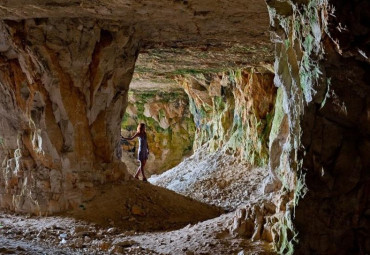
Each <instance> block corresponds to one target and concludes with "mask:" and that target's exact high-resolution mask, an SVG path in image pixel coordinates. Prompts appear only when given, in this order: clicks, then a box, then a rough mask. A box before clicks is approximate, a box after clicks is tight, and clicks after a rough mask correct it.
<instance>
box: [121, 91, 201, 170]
mask: <svg viewBox="0 0 370 255" xmlns="http://www.w3.org/2000/svg"><path fill="white" fill-rule="evenodd" d="M139 123H145V124H146V131H147V136H148V145H149V149H150V154H149V159H148V162H147V164H146V167H145V172H146V173H147V174H149V175H150V174H159V173H162V172H163V171H165V170H168V169H170V168H172V167H174V166H176V165H177V164H179V163H180V162H181V160H182V159H183V158H184V157H185V156H188V155H189V154H190V153H191V152H192V149H193V141H194V130H195V125H194V122H193V118H192V115H191V114H190V111H189V99H188V96H187V94H186V93H185V92H184V90H183V89H182V88H181V87H179V86H176V87H172V86H170V85H169V84H168V86H167V87H165V86H163V85H162V87H157V88H156V87H149V88H148V87H147V88H145V87H144V88H143V87H133V88H132V89H130V91H129V95H128V106H127V108H126V113H125V115H124V118H123V121H122V134H123V135H124V136H125V137H128V136H132V135H134V134H135V132H136V128H137V126H138V124H139ZM122 148H123V154H124V155H123V156H124V158H123V161H124V162H125V163H126V164H127V165H128V166H130V169H129V172H131V173H132V174H134V173H135V171H136V168H137V166H136V165H134V163H135V162H136V158H137V157H136V155H137V154H136V151H137V149H138V141H132V142H130V144H124V145H123V146H122ZM130 156H131V157H130Z"/></svg>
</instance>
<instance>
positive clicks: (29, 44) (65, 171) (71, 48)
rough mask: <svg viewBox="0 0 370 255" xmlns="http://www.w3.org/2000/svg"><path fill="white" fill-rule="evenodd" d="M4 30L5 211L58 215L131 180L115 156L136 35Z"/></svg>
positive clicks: (92, 29)
mask: <svg viewBox="0 0 370 255" xmlns="http://www.w3.org/2000/svg"><path fill="white" fill-rule="evenodd" d="M0 33H1V45H0V46H1V47H0V51H1V58H0V62H1V64H0V86H1V89H0V98H1V99H0V115H1V119H0V137H1V149H0V159H1V174H0V203H1V204H0V206H1V208H7V209H11V210H14V211H22V212H32V213H52V212H57V211H61V210H65V209H68V208H72V207H75V206H77V205H79V203H80V202H81V201H83V200H86V199H90V198H91V197H93V196H94V193H95V188H94V187H95V186H96V185H97V184H102V183H105V182H107V181H113V180H117V179H124V178H125V176H126V177H127V174H126V171H125V166H124V164H123V163H121V162H120V160H119V158H118V157H117V156H120V155H116V154H117V152H119V150H117V149H119V144H118V137H119V135H120V121H121V119H122V116H123V113H124V107H125V105H126V103H127V102H126V98H127V91H128V86H129V83H130V80H131V77H132V73H133V70H134V64H135V60H136V57H137V52H138V45H137V42H136V41H135V40H133V37H132V32H131V31H130V30H126V29H124V28H122V27H120V25H119V23H116V24H115V23H112V22H111V23H109V24H108V23H105V22H100V21H96V20H90V19H45V20H32V19H31V20H27V21H22V22H10V21H7V22H1V24H0ZM118 154H119V153H118Z"/></svg>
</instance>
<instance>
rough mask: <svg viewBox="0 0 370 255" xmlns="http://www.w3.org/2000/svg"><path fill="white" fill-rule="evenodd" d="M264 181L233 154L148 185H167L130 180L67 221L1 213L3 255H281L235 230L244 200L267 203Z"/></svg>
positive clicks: (188, 163) (197, 157) (190, 163)
mask: <svg viewBox="0 0 370 255" xmlns="http://www.w3.org/2000/svg"><path fill="white" fill-rule="evenodd" d="M240 168H243V169H244V170H245V171H243V172H242V173H241V171H240ZM191 170H192V171H191ZM194 170H195V171H194ZM266 176H267V174H266V171H265V170H263V169H248V168H247V167H245V166H243V165H240V164H239V163H238V162H235V160H234V158H233V157H232V156H230V157H227V156H225V154H222V153H215V154H213V155H209V154H208V155H202V154H201V153H195V154H194V155H193V156H192V157H190V158H188V159H186V160H185V161H184V162H183V163H182V164H180V165H179V166H178V167H175V168H174V169H172V170H170V171H167V172H166V173H164V174H162V176H154V177H153V178H151V179H150V181H151V182H152V183H156V184H157V185H160V186H162V187H160V186H156V185H153V184H150V183H144V182H142V181H137V180H132V181H127V182H124V183H119V184H115V185H106V186H104V187H101V188H100V190H99V191H98V193H97V195H96V196H95V197H94V199H92V200H91V201H89V202H86V203H84V204H81V205H80V206H79V207H78V208H77V209H76V210H74V211H72V212H69V213H66V214H63V215H57V216H48V217H45V216H44V217H36V216H31V215H20V214H11V213H4V214H2V215H0V254H187V255H191V254H240V255H241V254H275V253H274V252H273V251H272V247H271V244H269V243H267V242H263V241H257V242H251V241H249V240H246V239H242V238H237V237H235V236H233V235H231V234H230V232H229V228H230V225H232V224H233V220H234V215H235V212H234V211H235V210H236V209H237V208H238V207H240V206H242V205H243V203H242V201H243V200H244V202H246V203H248V202H251V201H252V200H254V201H256V200H259V199H262V197H263V194H262V193H261V189H260V186H261V184H262V182H263V180H264V178H265V177H266ZM167 188H168V189H172V190H168V189H167ZM173 190H174V191H176V192H174V191H173ZM244 204H245V203H244Z"/></svg>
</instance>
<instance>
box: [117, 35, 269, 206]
mask: <svg viewBox="0 0 370 255" xmlns="http://www.w3.org/2000/svg"><path fill="white" fill-rule="evenodd" d="M272 60H273V48H272V44H271V43H268V42H266V43H265V42H260V43H259V44H256V43H254V44H253V45H252V44H245V45H242V44H239V43H234V44H224V45H215V46H204V45H200V46H198V47H194V46H191V47H190V46H188V47H181V48H180V47H173V48H165V47H164V48H150V49H144V50H142V52H141V53H140V54H139V57H138V60H137V62H136V68H135V73H134V76H133V80H132V82H131V84H130V91H129V93H128V106H127V108H126V113H125V115H124V117H123V121H122V125H121V131H122V134H123V136H124V137H127V136H130V135H133V134H134V132H135V131H136V127H137V125H138V124H139V123H141V122H143V123H145V124H146V125H147V131H148V132H147V133H148V137H149V139H148V140H149V147H150V151H151V154H152V155H150V157H149V159H148V162H147V164H146V170H145V171H146V174H147V175H148V176H151V175H154V176H152V178H151V179H150V180H149V181H150V182H151V183H153V184H156V185H159V186H163V187H166V188H169V189H172V190H174V191H176V192H178V193H181V194H184V195H186V196H190V197H192V198H195V199H197V200H200V201H202V202H206V203H208V204H212V205H216V206H221V207H222V208H224V209H226V210H235V209H236V208H237V207H238V206H240V205H242V204H244V203H245V202H246V201H247V199H246V197H248V196H250V195H252V196H256V194H252V193H253V191H252V190H258V189H259V187H258V185H260V184H261V183H262V182H263V179H264V178H266V177H267V175H268V170H267V163H268V154H269V152H268V147H269V142H268V141H269V134H270V130H271V126H272V119H273V113H274V103H275V96H276V88H275V86H274V85H273V77H274V74H273V67H272ZM122 147H123V161H124V162H125V163H126V165H127V166H128V171H129V172H130V174H132V175H134V174H135V172H136V170H137V168H138V166H139V163H138V161H137V160H136V154H135V153H136V152H135V150H137V147H138V146H137V144H136V143H135V141H133V142H130V143H126V144H124V145H123V146H122ZM169 169H171V170H170V171H167V170H169ZM164 172H165V173H164ZM162 173H164V174H162ZM246 173H248V174H246ZM160 174H162V175H160ZM250 179H253V180H255V181H254V182H250V181H249V180H250ZM248 183H249V184H250V187H249V188H247V189H245V185H246V184H248ZM243 187H244V188H243ZM220 197H221V198H220Z"/></svg>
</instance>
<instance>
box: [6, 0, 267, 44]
mask: <svg viewBox="0 0 370 255" xmlns="http://www.w3.org/2000/svg"><path fill="white" fill-rule="evenodd" d="M0 17H1V19H13V20H14V19H15V20H23V19H29V18H47V17H55V18H58V17H59V18H65V17H68V18H73V17H89V18H94V19H107V20H119V21H120V22H119V23H120V24H122V25H124V26H127V27H133V28H134V30H135V32H136V36H137V37H138V38H141V39H142V43H143V44H144V45H148V44H151V45H153V44H157V43H158V44H160V45H161V47H163V45H178V46H181V45H189V44H192V45H195V46H199V45H200V44H204V45H209V44H211V45H212V44H223V43H227V42H242V43H248V44H250V45H253V43H254V44H259V43H260V42H268V41H269V38H268V24H269V22H268V19H269V17H268V12H267V9H266V4H265V2H264V1H263V0H248V1H244V0H236V1H228V0H221V1H216V2H215V1H213V0H202V1H197V0H158V1H152V0H142V1H136V0H129V1H127V0H125V1H123V0H116V1H111V0H96V1H84V0H12V1H2V2H1V8H0Z"/></svg>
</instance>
